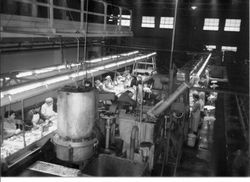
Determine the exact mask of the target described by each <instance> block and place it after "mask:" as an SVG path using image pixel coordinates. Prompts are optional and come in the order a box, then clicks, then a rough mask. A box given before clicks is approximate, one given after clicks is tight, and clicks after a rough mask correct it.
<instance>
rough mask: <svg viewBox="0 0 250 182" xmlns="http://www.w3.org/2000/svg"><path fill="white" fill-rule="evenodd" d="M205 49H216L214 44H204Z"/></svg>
mask: <svg viewBox="0 0 250 182" xmlns="http://www.w3.org/2000/svg"><path fill="white" fill-rule="evenodd" d="M206 48H207V50H209V51H212V50H213V49H216V45H206Z"/></svg>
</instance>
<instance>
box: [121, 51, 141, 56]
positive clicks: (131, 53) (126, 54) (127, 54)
mask: <svg viewBox="0 0 250 182" xmlns="http://www.w3.org/2000/svg"><path fill="white" fill-rule="evenodd" d="M137 53H139V51H133V52H129V53H123V54H121V56H131V55H133V54H137Z"/></svg>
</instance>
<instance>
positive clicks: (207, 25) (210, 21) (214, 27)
mask: <svg viewBox="0 0 250 182" xmlns="http://www.w3.org/2000/svg"><path fill="white" fill-rule="evenodd" d="M215 21H216V22H215ZM217 21H218V22H217ZM219 27H220V19H219V18H204V24H203V30H206V31H219Z"/></svg>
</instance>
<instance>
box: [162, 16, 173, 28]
mask: <svg viewBox="0 0 250 182" xmlns="http://www.w3.org/2000/svg"><path fill="white" fill-rule="evenodd" d="M160 28H170V29H172V28H174V17H161V22H160Z"/></svg>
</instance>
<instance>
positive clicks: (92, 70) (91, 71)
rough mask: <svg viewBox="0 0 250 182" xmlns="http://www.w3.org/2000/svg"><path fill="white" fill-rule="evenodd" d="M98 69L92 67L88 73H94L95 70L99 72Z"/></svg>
mask: <svg viewBox="0 0 250 182" xmlns="http://www.w3.org/2000/svg"><path fill="white" fill-rule="evenodd" d="M97 71H98V70H95V69H91V70H88V71H87V73H88V74H90V73H94V72H97Z"/></svg>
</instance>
